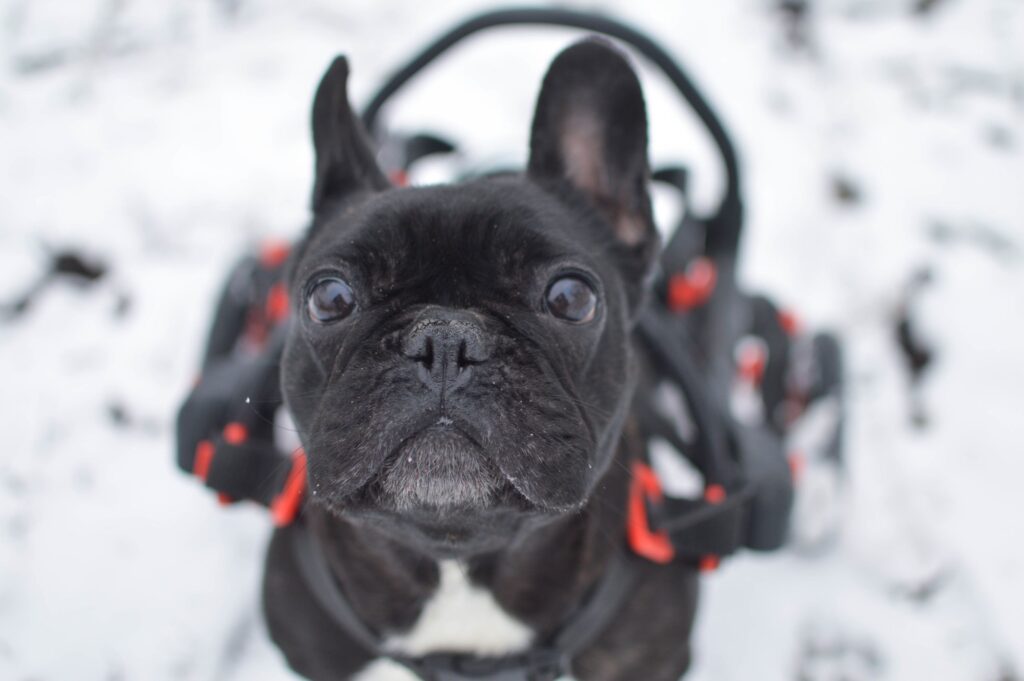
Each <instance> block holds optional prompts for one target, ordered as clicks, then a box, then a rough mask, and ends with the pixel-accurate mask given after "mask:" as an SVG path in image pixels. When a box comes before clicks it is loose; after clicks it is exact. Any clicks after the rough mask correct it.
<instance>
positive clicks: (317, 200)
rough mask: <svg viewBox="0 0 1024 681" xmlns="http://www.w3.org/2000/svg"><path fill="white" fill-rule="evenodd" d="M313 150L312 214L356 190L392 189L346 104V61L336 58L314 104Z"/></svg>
mask: <svg viewBox="0 0 1024 681" xmlns="http://www.w3.org/2000/svg"><path fill="white" fill-rule="evenodd" d="M313 147H314V149H315V151H316V179H315V181H314V185H313V211H314V212H319V211H320V210H321V209H322V208H323V207H324V206H325V205H326V204H328V203H330V202H331V201H332V200H335V199H339V198H342V197H344V196H345V195H346V194H348V193H350V192H352V191H355V190H358V189H370V190H382V189H387V188H388V187H390V186H391V185H390V184H389V183H388V180H387V178H386V177H385V176H384V173H383V172H382V171H381V169H380V167H379V166H378V165H377V161H376V159H375V158H374V152H373V147H372V145H371V144H370V141H369V139H368V138H367V135H366V132H365V131H364V130H363V124H362V122H361V121H360V120H359V117H358V116H356V115H355V114H354V113H353V112H352V107H351V106H350V105H349V103H348V60H346V59H345V57H337V58H335V60H334V62H333V63H332V64H331V67H330V68H329V69H327V73H326V74H324V77H323V79H322V80H321V81H320V86H319V87H318V88H317V91H316V97H315V98H314V100H313Z"/></svg>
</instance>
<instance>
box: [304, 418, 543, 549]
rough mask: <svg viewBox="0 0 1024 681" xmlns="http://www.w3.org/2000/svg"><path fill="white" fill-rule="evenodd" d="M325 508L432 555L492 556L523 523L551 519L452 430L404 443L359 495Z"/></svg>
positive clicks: (424, 433)
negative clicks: (482, 553) (481, 554)
mask: <svg viewBox="0 0 1024 681" xmlns="http://www.w3.org/2000/svg"><path fill="white" fill-rule="evenodd" d="M324 501H328V500H324ZM327 505H328V507H329V508H331V510H332V511H333V512H335V513H339V514H340V515H342V516H343V517H345V518H347V519H349V520H352V521H356V522H360V523H364V522H365V523H371V524H373V525H375V526H376V527H377V528H378V529H380V530H383V531H385V532H387V533H388V534H391V535H393V536H395V537H396V538H400V539H402V540H404V541H407V542H412V543H414V544H416V545H418V546H420V547H421V548H423V549H425V550H427V551H428V552H430V553H432V554H435V555H438V556H459V555H466V554H472V553H478V552H482V551H488V550H495V549H498V548H500V546H501V544H503V543H505V542H507V541H508V540H509V539H510V538H511V537H513V536H515V535H516V534H518V531H519V529H520V528H522V527H523V526H524V524H527V525H533V524H534V523H536V522H537V521H539V520H542V519H543V518H544V517H548V516H550V515H551V514H550V513H549V512H546V511H545V510H544V509H541V508H539V507H538V506H537V505H535V504H533V503H532V502H530V501H528V500H527V499H526V497H524V496H523V495H522V494H520V493H519V492H518V491H517V490H516V488H515V487H514V486H513V485H512V483H511V482H510V481H509V480H508V479H507V478H506V477H505V476H504V475H503V474H502V473H501V472H500V470H499V469H498V467H497V466H495V465H494V464H493V463H491V462H490V461H488V459H487V457H486V456H485V455H484V453H483V451H482V450H481V449H480V447H479V445H477V444H476V443H475V442H474V441H473V440H472V439H470V438H469V437H468V436H467V435H466V434H465V433H464V432H463V431H461V430H459V429H458V428H456V427H453V426H452V425H451V424H436V425H433V426H430V427H428V428H425V429H424V430H421V431H420V432H418V433H416V434H415V435H413V436H411V437H409V438H407V439H406V440H405V441H403V442H402V443H401V444H400V445H399V446H398V447H397V448H396V450H395V451H394V452H393V453H392V455H391V456H389V457H388V459H387V461H386V462H385V463H384V465H383V466H382V467H381V469H380V470H379V471H378V472H377V474H375V475H374V476H373V478H371V479H370V481H369V482H368V483H367V484H366V485H365V486H364V487H363V488H362V489H361V490H359V491H358V492H357V493H356V494H354V495H352V496H349V497H347V498H345V499H339V500H333V501H328V503H327Z"/></svg>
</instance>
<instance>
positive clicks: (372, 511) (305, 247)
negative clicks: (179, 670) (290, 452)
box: [264, 38, 697, 681]
mask: <svg viewBox="0 0 1024 681" xmlns="http://www.w3.org/2000/svg"><path fill="white" fill-rule="evenodd" d="M347 78H348V65H347V62H346V61H345V59H344V58H340V57H339V58H338V59H336V60H335V61H334V63H333V64H332V65H331V67H330V69H329V70H328V72H327V73H326V75H325V76H324V78H323V80H322V82H321V83H320V85H319V88H318V91H317V93H316V97H315V101H314V104H313V115H312V127H313V142H314V146H315V151H316V166H315V185H314V188H313V220H312V225H311V227H310V229H309V231H308V233H307V234H306V236H305V237H304V239H303V241H302V242H301V244H300V245H299V246H298V247H297V248H296V249H295V252H294V253H293V256H292V261H291V264H290V266H289V277H288V281H289V292H290V296H291V304H292V306H293V310H295V314H294V319H293V322H292V324H291V327H290V329H289V331H288V334H289V335H288V338H287V342H286V346H285V350H284V355H283V358H282V365H281V376H282V377H281V387H282V392H283V395H284V398H285V402H286V405H287V408H288V410H289V412H290V414H291V415H292V418H293V420H294V422H295V425H296V428H297V430H298V433H299V437H300V439H301V442H302V445H303V447H304V449H305V452H306V454H307V457H308V482H309V486H308V490H309V491H308V500H307V504H306V510H305V514H304V519H303V521H302V522H303V529H302V531H306V532H309V533H311V535H312V536H313V537H314V538H315V539H316V545H317V546H318V547H319V549H318V550H320V551H322V552H323V557H324V559H325V561H326V564H327V565H328V566H329V569H330V573H331V577H332V579H333V580H334V582H335V584H336V586H337V588H338V589H339V590H340V591H341V592H342V593H343V594H344V596H345V598H346V599H347V601H348V602H349V604H350V606H351V608H352V611H353V612H354V613H355V614H356V615H357V616H358V618H359V619H360V621H361V622H362V623H363V624H364V625H365V626H366V627H367V628H368V629H369V630H371V631H373V632H376V633H377V634H378V635H379V636H380V637H381V639H382V640H383V641H384V642H385V647H386V649H387V650H388V651H392V652H393V653H395V654H401V655H426V654H431V653H438V652H456V653H468V654H477V655H492V656H493V655H506V654H513V653H516V652H517V651H521V650H523V649H525V648H527V647H529V646H531V645H533V644H535V643H536V642H538V641H544V640H548V639H550V637H551V636H553V635H554V634H555V632H556V631H557V629H558V627H559V626H560V625H561V624H562V623H563V622H564V621H565V619H566V617H567V616H568V615H569V613H571V612H573V611H574V610H575V609H576V608H577V607H578V606H579V605H580V603H582V602H583V600H584V599H585V598H586V597H587V595H588V593H590V592H591V590H592V588H593V587H594V585H595V584H597V583H598V582H599V581H600V579H601V577H602V575H603V574H604V573H605V571H606V570H607V569H608V566H609V565H610V564H611V562H612V560H613V559H614V558H615V557H616V556H618V555H620V554H622V553H624V552H628V551H629V549H628V547H627V546H626V538H625V523H626V506H627V492H628V486H629V483H630V465H631V461H632V460H634V459H635V458H636V457H639V456H642V455H643V451H642V438H641V437H640V434H639V433H638V431H637V426H636V425H635V424H634V420H633V419H632V418H631V406H632V403H633V400H634V393H635V389H636V386H637V384H638V381H639V378H640V371H641V358H640V357H639V350H638V349H637V348H636V347H635V346H634V340H633V330H634V327H635V325H636V323H637V319H638V315H639V314H640V312H641V310H642V308H643V306H644V304H645V296H646V288H647V284H648V281H649V279H650V276H649V275H650V272H651V270H652V268H653V264H654V261H655V258H656V255H657V253H658V249H659V239H658V236H657V232H656V230H655V228H654V224H653V219H652V213H651V205H650V198H649V196H648V190H647V185H648V180H649V166H648V160H647V122H646V110H645V104H644V98H643V94H642V91H641V87H640V83H639V81H638V79H637V77H636V75H635V73H634V71H633V69H632V68H631V66H630V64H629V62H628V61H627V59H626V58H625V56H624V55H623V54H621V53H620V52H619V51H618V50H617V49H616V48H615V47H613V46H612V45H611V44H610V43H608V42H605V41H601V40H598V39H593V38H589V39H586V40H584V41H582V42H579V43H576V44H574V45H572V46H570V47H569V48H567V49H566V50H565V51H563V52H562V53H561V54H559V55H558V56H557V58H556V59H555V60H554V62H553V63H552V64H551V66H550V68H549V70H548V72H547V74H546V76H545V78H544V81H543V85H542V88H541V92H540V95H539V98H538V101H537V105H536V112H535V115H534V119H533V125H532V132H531V139H530V150H529V151H530V153H529V162H528V165H527V168H526V170H525V172H523V173H521V174H506V175H496V176H490V177H482V178H478V179H474V180H469V181H465V182H462V183H459V184H453V185H443V186H430V187H406V188H397V187H393V186H391V184H390V183H389V182H388V180H387V178H386V177H385V175H384V174H383V172H382V171H381V170H380V168H379V167H378V166H377V163H376V161H375V154H374V152H373V149H372V147H371V145H370V143H369V141H368V139H367V137H366V135H365V133H364V131H363V129H362V127H361V125H360V122H359V119H358V118H357V117H356V115H355V114H354V113H353V111H352V109H351V107H350V105H349V102H348V97H347V93H346V81H347ZM295 531H298V530H296V529H294V528H283V529H280V530H278V531H277V532H276V534H275V536H274V538H273V539H272V541H271V545H270V548H269V552H268V556H267V562H266V572H265V581H264V608H265V614H266V619H267V622H268V628H269V631H270V634H271V637H272V638H273V640H274V641H275V643H276V644H277V645H278V646H279V647H280V649H281V650H282V651H283V653H284V656H285V658H286V659H287V662H288V664H289V665H290V666H291V667H292V668H293V669H294V670H295V671H296V672H297V673H299V674H301V675H303V676H305V677H308V678H310V679H314V680H316V681H328V680H330V681H337V680H339V679H361V680H368V679H375V678H394V679H398V678H406V679H408V678H412V676H411V675H410V674H409V673H408V672H407V671H406V670H404V669H402V668H400V667H397V666H396V665H394V664H393V663H389V662H388V660H387V658H386V657H379V656H378V652H379V651H371V650H367V649H366V647H365V646H363V645H361V644H360V642H359V641H357V640H355V639H354V638H353V637H352V636H351V635H350V634H349V633H348V632H346V631H345V629H344V628H343V627H340V626H339V625H338V624H337V623H336V621H335V620H334V619H332V618H331V617H330V616H329V613H328V612H327V610H326V608H325V606H324V604H323V603H322V602H321V600H320V599H318V598H317V596H316V594H315V593H314V592H313V591H312V590H311V588H310V586H309V584H308V580H305V579H304V578H303V577H302V575H301V574H300V569H299V565H298V563H297V560H296V555H295V551H293V550H292V548H291V545H290V543H289V541H288V534H289V533H290V532H295ZM636 569H637V570H639V573H640V574H639V579H638V580H637V581H636V582H635V584H634V586H633V588H632V591H631V593H630V594H629V597H628V598H627V599H625V601H624V602H623V604H622V606H621V607H620V609H619V611H618V612H617V613H616V614H615V616H614V617H613V618H612V622H611V624H610V625H609V626H607V627H606V628H604V630H602V631H601V632H600V633H599V634H598V635H597V636H596V638H595V639H594V640H593V641H592V642H591V643H590V644H589V645H588V646H587V647H586V648H585V649H584V650H583V651H581V652H580V653H579V654H578V655H575V656H574V657H573V659H572V660H571V675H572V677H573V678H576V679H580V680H581V681H625V680H633V681H635V680H644V681H659V680H664V681H673V680H675V679H678V678H679V677H680V676H681V675H682V674H683V673H684V672H685V670H686V668H687V666H688V664H689V659H690V646H689V642H688V640H689V635H690V629H691V625H692V621H693V616H694V611H695V608H696V603H697V597H696V595H697V577H696V572H695V570H694V569H692V568H690V567H687V566H684V565H680V564H671V563H670V564H667V565H660V564H655V563H652V562H646V561H638V566H637V568H636ZM403 675H404V676H403Z"/></svg>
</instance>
